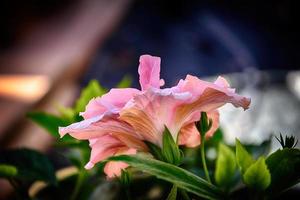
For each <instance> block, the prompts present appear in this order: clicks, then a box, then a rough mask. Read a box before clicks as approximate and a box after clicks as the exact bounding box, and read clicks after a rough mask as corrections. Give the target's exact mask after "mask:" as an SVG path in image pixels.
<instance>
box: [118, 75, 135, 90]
mask: <svg viewBox="0 0 300 200" xmlns="http://www.w3.org/2000/svg"><path fill="white" fill-rule="evenodd" d="M131 84H132V77H131V76H129V75H125V76H124V77H123V79H122V80H121V81H120V82H119V83H118V85H117V88H128V87H130V86H131Z"/></svg>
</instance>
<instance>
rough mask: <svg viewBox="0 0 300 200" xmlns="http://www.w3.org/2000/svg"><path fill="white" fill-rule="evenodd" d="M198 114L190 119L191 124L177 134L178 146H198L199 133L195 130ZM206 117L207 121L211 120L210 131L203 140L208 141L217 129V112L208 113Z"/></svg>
mask: <svg viewBox="0 0 300 200" xmlns="http://www.w3.org/2000/svg"><path fill="white" fill-rule="evenodd" d="M199 116H200V113H199V114H198V113H196V115H195V117H196V118H195V117H193V118H191V119H192V120H191V121H192V122H191V123H189V124H187V125H185V126H183V127H182V128H181V129H180V133H179V136H178V137H179V145H185V146H187V147H196V146H198V145H200V142H201V137H200V133H199V131H198V130H197V128H196V125H195V121H198V120H200V117H199ZM207 117H208V118H209V119H212V127H211V128H210V130H209V131H208V132H207V133H206V135H205V138H206V139H209V138H211V137H212V136H213V135H214V133H215V132H216V130H217V129H218V128H219V112H218V111H217V110H215V111H212V112H208V113H207Z"/></svg>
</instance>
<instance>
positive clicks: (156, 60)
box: [138, 55, 164, 90]
mask: <svg viewBox="0 0 300 200" xmlns="http://www.w3.org/2000/svg"><path fill="white" fill-rule="evenodd" d="M138 72H139V75H140V84H141V88H142V90H147V89H148V88H150V87H154V88H159V87H160V85H163V84H164V82H163V80H160V78H159V76H160V57H155V56H150V55H142V56H141V57H140V65H139V70H138Z"/></svg>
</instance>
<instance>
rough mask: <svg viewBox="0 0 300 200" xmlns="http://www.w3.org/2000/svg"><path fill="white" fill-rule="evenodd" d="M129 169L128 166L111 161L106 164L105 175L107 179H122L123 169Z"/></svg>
mask: <svg viewBox="0 0 300 200" xmlns="http://www.w3.org/2000/svg"><path fill="white" fill-rule="evenodd" d="M127 167H128V164H126V163H124V162H118V161H109V162H108V163H106V164H105V167H104V173H105V174H106V175H107V178H109V179H111V178H114V177H120V176H121V173H122V169H125V168H127Z"/></svg>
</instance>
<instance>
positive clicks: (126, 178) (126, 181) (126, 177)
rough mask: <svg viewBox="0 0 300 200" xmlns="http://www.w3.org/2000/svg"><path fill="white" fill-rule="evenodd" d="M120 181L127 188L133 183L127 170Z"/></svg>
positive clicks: (123, 172) (123, 171)
mask: <svg viewBox="0 0 300 200" xmlns="http://www.w3.org/2000/svg"><path fill="white" fill-rule="evenodd" d="M120 180H121V183H122V184H123V185H124V186H125V187H128V186H129V184H130V182H131V176H130V173H129V172H128V171H127V170H122V173H121V177H120Z"/></svg>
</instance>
